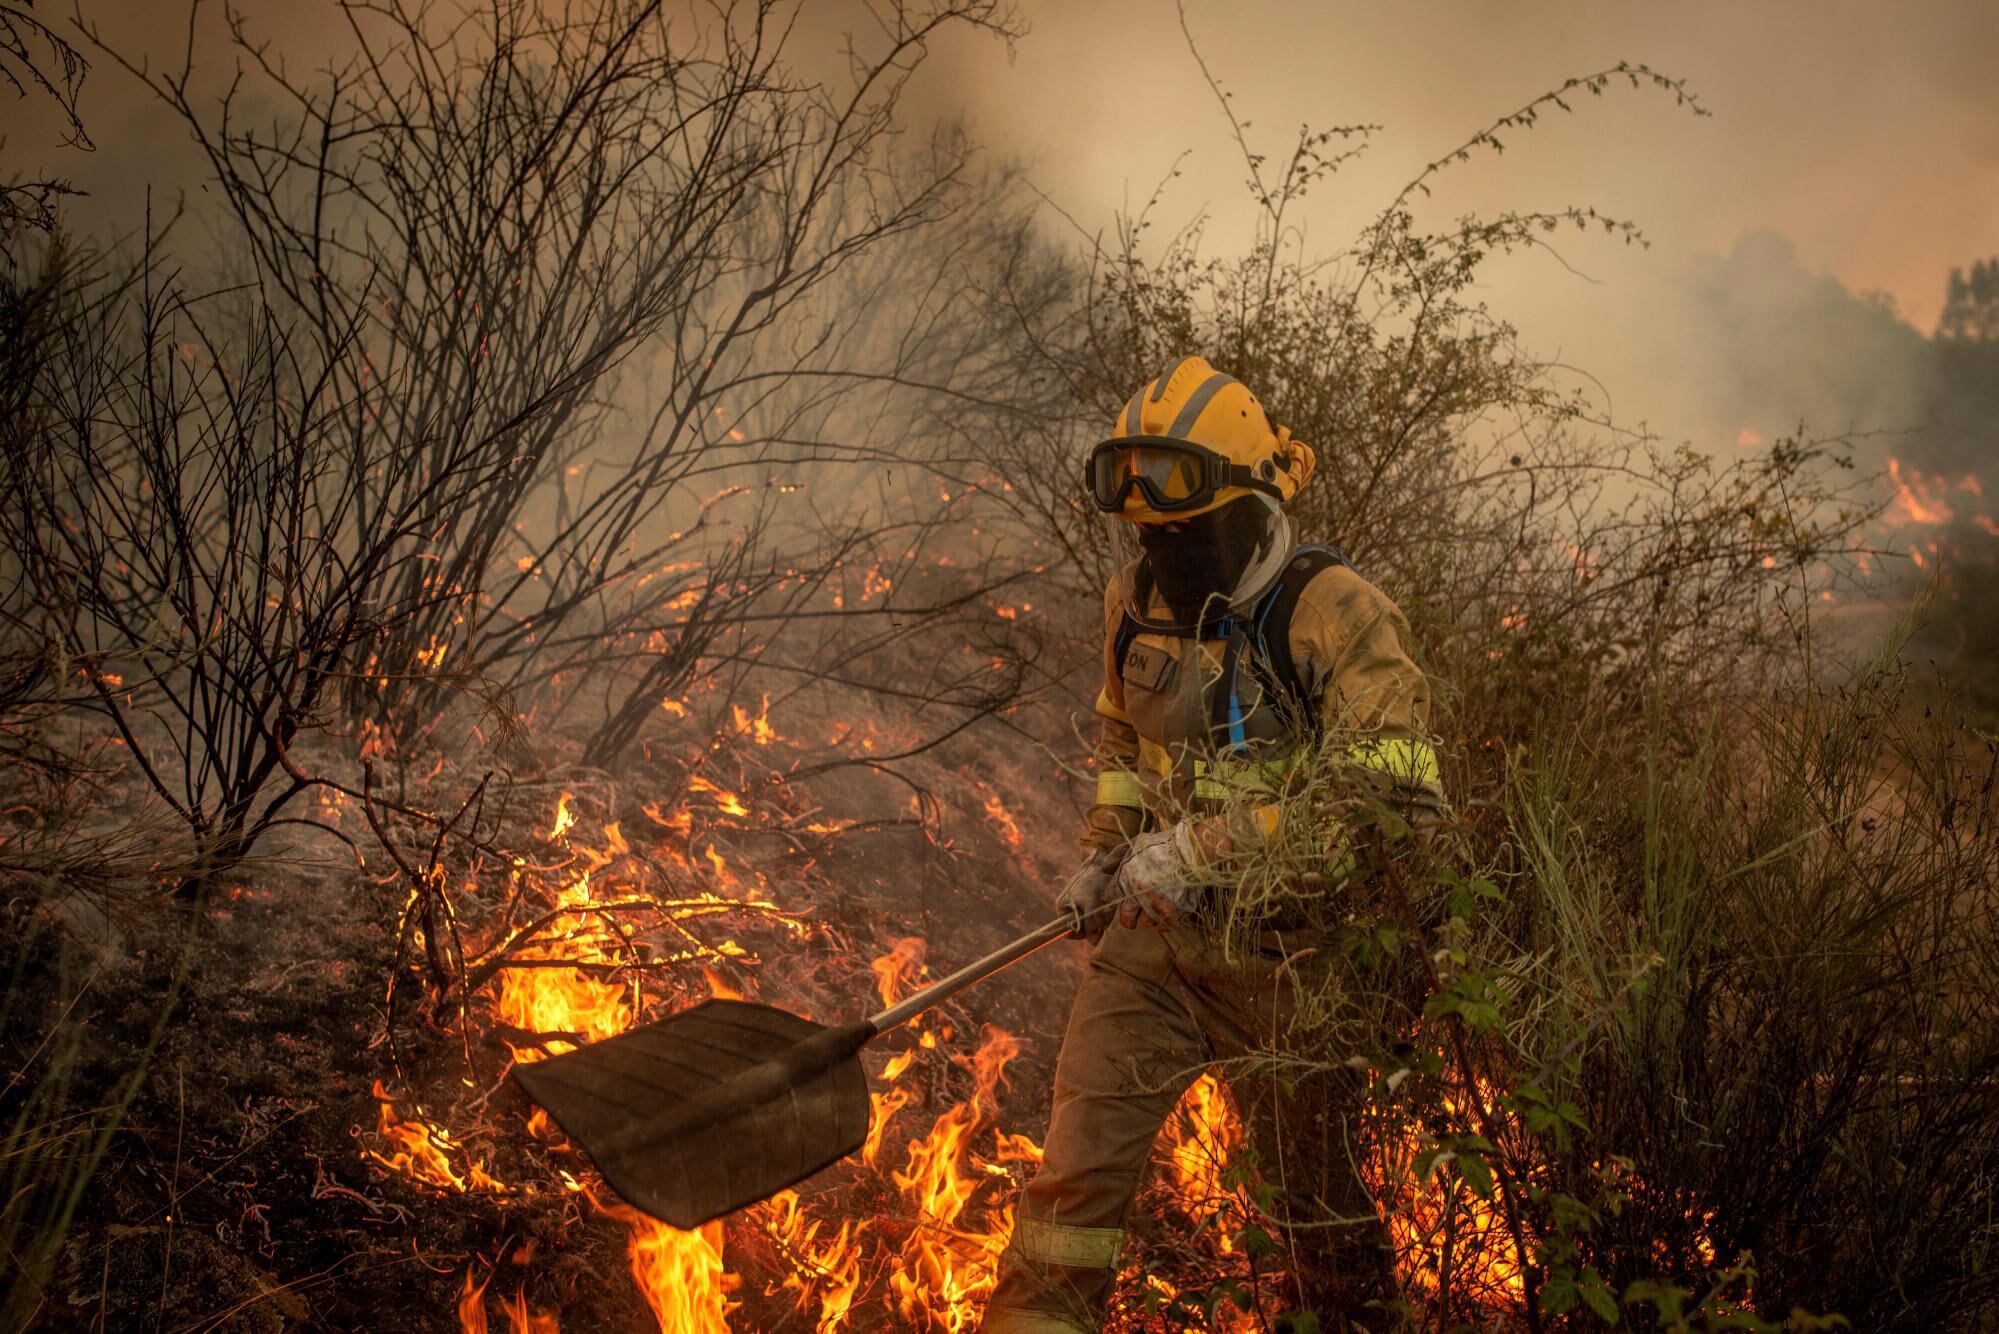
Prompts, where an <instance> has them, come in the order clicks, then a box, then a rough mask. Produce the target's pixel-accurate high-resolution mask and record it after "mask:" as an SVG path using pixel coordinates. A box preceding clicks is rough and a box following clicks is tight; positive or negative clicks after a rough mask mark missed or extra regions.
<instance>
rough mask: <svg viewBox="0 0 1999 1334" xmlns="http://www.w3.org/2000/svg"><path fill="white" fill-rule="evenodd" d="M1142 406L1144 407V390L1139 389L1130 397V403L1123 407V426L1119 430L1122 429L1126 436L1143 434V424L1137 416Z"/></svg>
mask: <svg viewBox="0 0 1999 1334" xmlns="http://www.w3.org/2000/svg"><path fill="white" fill-rule="evenodd" d="M1144 406H1145V390H1144V389H1140V390H1139V391H1138V392H1137V393H1135V394H1133V395H1132V396H1131V402H1129V403H1127V404H1126V405H1125V409H1124V426H1123V427H1122V428H1120V429H1122V430H1123V432H1124V433H1125V434H1126V435H1144V434H1145V424H1144V422H1143V421H1141V420H1140V416H1139V412H1140V409H1142V408H1143V407H1144Z"/></svg>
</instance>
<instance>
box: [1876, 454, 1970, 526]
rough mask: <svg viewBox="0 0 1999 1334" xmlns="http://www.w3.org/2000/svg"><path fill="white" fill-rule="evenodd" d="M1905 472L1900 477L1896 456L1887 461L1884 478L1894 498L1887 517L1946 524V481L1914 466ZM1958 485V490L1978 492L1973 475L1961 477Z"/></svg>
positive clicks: (1909, 521) (1911, 521)
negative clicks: (1893, 485)
mask: <svg viewBox="0 0 1999 1334" xmlns="http://www.w3.org/2000/svg"><path fill="white" fill-rule="evenodd" d="M1907 471H1908V476H1906V477H1904V476H1903V475H1902V474H1903V468H1902V461H1901V460H1900V459H1897V458H1892V457H1891V458H1890V459H1889V460H1888V479H1889V480H1890V481H1892V482H1893V483H1894V484H1895V498H1894V499H1893V500H1892V501H1890V502H1889V503H1888V517H1889V518H1890V519H1891V520H1899V521H1901V522H1903V523H1921V524H1932V525H1934V524H1942V523H1949V522H1950V517H1951V509H1950V504H1949V502H1948V501H1947V500H1946V499H1945V496H1946V495H1947V493H1948V492H1949V490H1950V483H1949V482H1947V481H1946V480H1945V479H1944V478H1942V477H1937V476H1925V475H1924V474H1923V473H1922V472H1921V471H1919V470H1918V469H1916V468H1910V469H1908V470H1907ZM1958 486H1959V489H1960V490H1968V491H1971V492H1972V494H1974V495H1976V494H1978V490H1979V488H1978V479H1977V478H1975V477H1970V478H1965V479H1962V480H1961V481H1960V482H1959V484H1958Z"/></svg>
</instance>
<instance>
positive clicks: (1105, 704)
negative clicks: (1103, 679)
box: [1097, 690, 1131, 723]
mask: <svg viewBox="0 0 1999 1334" xmlns="http://www.w3.org/2000/svg"><path fill="white" fill-rule="evenodd" d="M1097 712H1098V713H1099V714H1101V715H1103V716H1104V717H1106V718H1115V719H1117V720H1118V721H1119V722H1121V723H1128V722H1130V721H1131V715H1130V714H1128V713H1126V712H1125V711H1124V710H1123V709H1120V708H1119V707H1118V706H1117V705H1116V704H1114V703H1112V702H1111V692H1110V691H1108V690H1099V691H1098V692H1097Z"/></svg>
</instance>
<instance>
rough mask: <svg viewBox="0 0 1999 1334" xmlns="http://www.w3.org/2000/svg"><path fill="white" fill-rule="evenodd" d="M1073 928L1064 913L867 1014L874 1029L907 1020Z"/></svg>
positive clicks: (884, 1029)
mask: <svg viewBox="0 0 1999 1334" xmlns="http://www.w3.org/2000/svg"><path fill="white" fill-rule="evenodd" d="M1075 929H1076V918H1075V917H1074V916H1072V915H1071V914H1069V913H1063V914H1062V915H1061V916H1060V917H1057V918H1056V919H1055V920H1054V921H1052V922H1048V923H1046V924H1045V925H1042V926H1038V927H1036V928H1035V929H1034V930H1032V931H1030V932H1028V933H1027V934H1026V935H1024V936H1022V937H1021V938H1020V939H1019V940H1016V941H1014V942H1013V943H1012V944H1010V945H1002V946H1000V947H999V948H998V949H996V950H994V951H993V952H992V953H991V954H988V955H987V956H986V957H985V958H983V959H978V960H974V961H973V962H971V963H968V964H966V965H965V966H964V967H963V968H960V969H959V970H958V971H957V972H955V973H952V974H951V975H950V976H949V977H945V978H941V979H939V980H938V981H935V982H932V983H931V984H930V985H929V986H927V987H925V988H923V990H921V991H915V992H911V993H910V994H909V995H907V996H904V997H903V998H902V999H901V1000H900V1001H897V1002H896V1003H895V1004H894V1005H891V1006H889V1007H888V1008H887V1009H886V1010H883V1011H882V1012H881V1013H879V1014H873V1015H869V1016H868V1023H869V1024H871V1025H873V1027H874V1031H875V1032H877V1033H886V1032H887V1031H888V1030H889V1029H891V1028H895V1027H898V1026H900V1025H902V1024H905V1023H908V1022H909V1021H910V1020H911V1019H914V1018H915V1017H916V1016H917V1015H919V1014H922V1013H923V1012H924V1011H925V1010H927V1009H929V1008H930V1007H931V1006H933V1005H935V1004H936V1003H937V1002H938V1001H941V1000H944V999H945V998H946V997H949V996H955V995H957V994H958V993H959V992H961V991H963V990H964V989H965V988H966V987H969V986H971V985H972V984H973V983H974V982H983V981H984V980H985V979H986V978H989V977H991V976H992V975H993V974H994V973H997V972H998V971H999V970H1000V969H1002V968H1005V967H1006V966H1007V965H1009V964H1014V963H1018V962H1020V961H1021V960H1022V959H1025V958H1026V957H1027V956H1028V955H1030V954H1032V953H1034V952H1035V951H1036V950H1038V949H1040V948H1041V947H1042V946H1043V945H1047V944H1052V943H1053V942H1055V941H1058V940H1060V939H1062V937H1064V936H1066V935H1069V934H1071V933H1072V932H1074V931H1075Z"/></svg>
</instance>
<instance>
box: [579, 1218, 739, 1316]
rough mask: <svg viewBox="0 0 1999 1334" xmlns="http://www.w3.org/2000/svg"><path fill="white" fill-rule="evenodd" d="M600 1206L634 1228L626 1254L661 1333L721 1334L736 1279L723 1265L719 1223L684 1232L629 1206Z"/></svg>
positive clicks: (730, 1304)
mask: <svg viewBox="0 0 1999 1334" xmlns="http://www.w3.org/2000/svg"><path fill="white" fill-rule="evenodd" d="M598 1207H599V1208H601V1209H603V1211H604V1212H605V1213H607V1214H609V1215H610V1216H611V1217H613V1218H616V1219H618V1220H619V1221H621V1222H623V1223H625V1224H626V1225H627V1226H629V1227H630V1228H631V1230H632V1234H631V1241H630V1244H629V1246H628V1247H627V1249H626V1254H627V1255H628V1257H629V1258H630V1260H631V1262H632V1277H633V1278H634V1279H636V1280H637V1281H638V1285H639V1292H640V1293H641V1294H643V1295H644V1297H645V1299H646V1305H648V1306H650V1307H651V1308H652V1314H653V1318H654V1319H655V1320H657V1321H658V1322H659V1334H725V1332H726V1331H727V1330H728V1328H729V1312H731V1311H733V1310H734V1309H735V1303H733V1302H731V1301H730V1300H729V1294H730V1293H732V1292H734V1291H735V1290H736V1288H737V1286H738V1284H739V1282H740V1280H738V1279H737V1277H736V1276H735V1275H734V1274H731V1273H728V1272H726V1271H725V1270H724V1269H723V1268H722V1224H721V1223H720V1222H719V1221H717V1222H713V1223H707V1224H704V1225H703V1226H701V1227H698V1228H696V1229H695V1230H694V1231H692V1232H682V1231H680V1230H679V1229H678V1228H671V1227H668V1226H667V1225H666V1224H664V1223H662V1222H660V1221H659V1220H658V1219H656V1218H651V1217H648V1216H647V1215H645V1214H642V1213H640V1212H639V1211H638V1210H636V1209H634V1208H632V1207H631V1206H629V1205H624V1204H617V1205H599V1206H598Z"/></svg>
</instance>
